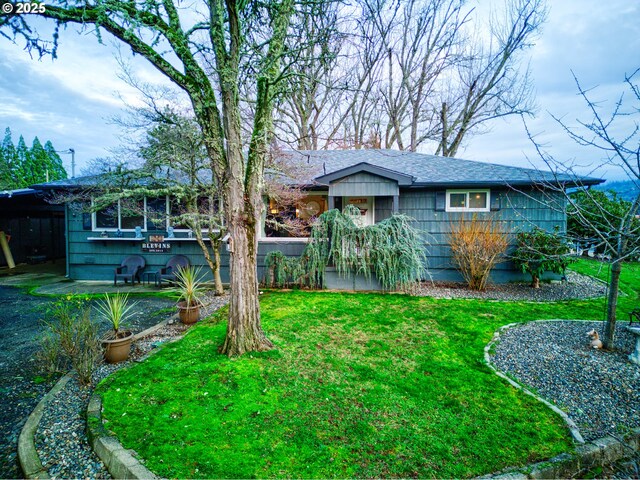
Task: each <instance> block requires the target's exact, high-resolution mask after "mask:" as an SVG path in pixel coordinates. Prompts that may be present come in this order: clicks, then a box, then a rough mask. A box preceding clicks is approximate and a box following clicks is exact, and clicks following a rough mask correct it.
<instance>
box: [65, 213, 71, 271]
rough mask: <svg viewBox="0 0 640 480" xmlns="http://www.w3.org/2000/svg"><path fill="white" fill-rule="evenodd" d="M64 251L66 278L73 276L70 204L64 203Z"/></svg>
mask: <svg viewBox="0 0 640 480" xmlns="http://www.w3.org/2000/svg"><path fill="white" fill-rule="evenodd" d="M64 251H65V257H64V259H65V260H64V262H65V269H66V275H65V277H66V278H71V277H70V276H69V204H68V203H65V204H64Z"/></svg>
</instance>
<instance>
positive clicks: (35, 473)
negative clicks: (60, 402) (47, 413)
mask: <svg viewBox="0 0 640 480" xmlns="http://www.w3.org/2000/svg"><path fill="white" fill-rule="evenodd" d="M69 380H71V374H70V373H67V374H66V375H65V376H63V377H62V378H61V379H60V380H58V382H57V383H56V384H55V385H54V387H53V388H52V389H51V390H49V392H48V393H47V394H46V395H45V396H44V397H42V399H41V400H40V402H39V403H38V405H36V408H34V409H33V412H31V415H29V417H28V418H27V421H26V422H25V424H24V426H23V427H22V430H21V431H20V436H19V437H18V462H19V463H20V468H21V469H22V473H23V474H24V477H25V478H42V479H46V478H50V477H49V473H48V472H47V470H46V469H45V468H44V466H43V465H42V462H41V461H40V457H39V456H38V452H37V450H36V444H35V434H36V430H38V425H39V424H40V420H41V419H42V414H43V412H44V409H45V407H46V406H47V404H48V403H49V402H50V401H51V400H52V399H53V397H55V396H56V395H57V394H58V392H60V390H62V389H63V388H64V386H65V385H66V384H67V382H68V381H69Z"/></svg>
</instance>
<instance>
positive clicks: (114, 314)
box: [96, 292, 137, 338]
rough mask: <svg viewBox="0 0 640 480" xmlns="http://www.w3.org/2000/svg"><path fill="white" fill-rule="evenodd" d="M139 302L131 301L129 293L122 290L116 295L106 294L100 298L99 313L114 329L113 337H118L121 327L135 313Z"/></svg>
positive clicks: (97, 306)
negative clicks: (134, 309)
mask: <svg viewBox="0 0 640 480" xmlns="http://www.w3.org/2000/svg"><path fill="white" fill-rule="evenodd" d="M136 304H137V302H133V303H129V294H128V293H125V294H122V293H120V292H118V293H116V294H115V295H111V296H110V295H109V294H108V293H105V294H104V299H102V300H99V301H98V303H97V305H96V308H97V310H98V313H99V314H100V315H101V316H102V318H104V319H105V320H106V321H107V322H108V323H109V324H110V325H111V328H112V329H113V332H112V335H113V338H118V335H119V334H120V328H121V327H122V326H123V325H124V324H125V323H126V321H127V320H128V319H129V318H131V316H132V315H133V312H132V310H133V307H135V306H136Z"/></svg>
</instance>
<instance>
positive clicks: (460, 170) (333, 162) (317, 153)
mask: <svg viewBox="0 0 640 480" xmlns="http://www.w3.org/2000/svg"><path fill="white" fill-rule="evenodd" d="M287 153H288V154H290V155H291V156H292V158H293V159H294V161H295V158H296V156H298V157H299V158H300V161H304V162H308V163H316V164H317V165H318V166H319V167H320V168H321V171H322V174H321V175H319V176H317V177H316V181H319V182H321V183H322V180H327V179H330V181H333V180H335V179H336V178H342V177H344V176H347V175H351V174H353V173H355V171H361V170H359V169H358V168H354V167H356V166H358V165H360V166H365V165H370V166H372V167H377V168H378V169H384V170H386V171H387V172H393V173H395V174H397V175H401V176H408V177H413V179H414V181H413V183H412V186H433V187H437V186H480V185H483V186H500V185H513V186H523V185H536V184H538V185H540V184H545V183H546V184H556V185H557V184H567V185H576V184H580V185H596V184H599V183H602V182H604V180H603V179H600V178H592V177H575V176H572V175H566V174H554V173H552V172H549V171H542V170H536V169H532V168H520V167H510V166H506V165H497V164H492V163H485V162H478V161H472V160H462V159H459V158H450V157H439V156H436V155H427V154H424V153H416V152H407V151H399V150H373V149H372V150H299V151H294V152H287ZM363 170H364V171H370V169H368V168H363ZM341 172H342V173H343V174H344V175H340V173H341ZM370 173H373V172H370ZM380 176H384V177H387V178H390V177H389V175H384V174H382V175H380Z"/></svg>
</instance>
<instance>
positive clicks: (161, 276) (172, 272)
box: [156, 255, 190, 286]
mask: <svg viewBox="0 0 640 480" xmlns="http://www.w3.org/2000/svg"><path fill="white" fill-rule="evenodd" d="M189 265H190V263H189V259H188V258H187V257H185V256H184V255H175V256H173V257H171V258H170V259H169V261H168V262H167V265H166V266H164V267H163V268H161V269H160V271H159V272H158V275H157V276H156V284H157V285H158V286H162V282H168V283H172V282H175V281H176V271H177V270H178V269H179V268H187V267H188V266H189Z"/></svg>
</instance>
